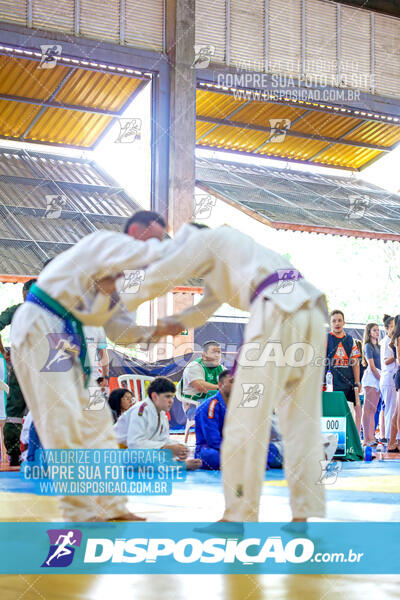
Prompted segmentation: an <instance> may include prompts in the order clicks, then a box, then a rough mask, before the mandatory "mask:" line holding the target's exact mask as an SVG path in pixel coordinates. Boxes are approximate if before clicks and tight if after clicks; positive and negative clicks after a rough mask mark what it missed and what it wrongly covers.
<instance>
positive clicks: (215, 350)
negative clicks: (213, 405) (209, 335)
mask: <svg viewBox="0 0 400 600" xmlns="http://www.w3.org/2000/svg"><path fill="white" fill-rule="evenodd" d="M223 370H224V367H223V366H222V365H221V346H220V344H219V343H218V342H214V341H209V342H206V343H205V344H203V353H202V355H201V358H197V359H196V360H192V361H191V362H190V363H189V364H187V365H186V367H185V368H184V370H183V374H182V379H181V380H180V382H179V383H178V386H177V394H176V397H177V398H178V400H180V401H181V402H182V403H183V409H184V411H185V413H186V415H187V418H188V419H189V420H192V419H193V418H194V414H195V412H196V408H197V405H198V404H201V402H204V400H206V399H207V398H210V397H211V396H214V395H215V394H216V392H217V391H218V376H219V374H220V373H221V372H222V371H223Z"/></svg>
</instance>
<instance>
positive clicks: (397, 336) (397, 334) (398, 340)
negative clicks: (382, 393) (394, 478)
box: [387, 315, 400, 453]
mask: <svg viewBox="0 0 400 600" xmlns="http://www.w3.org/2000/svg"><path fill="white" fill-rule="evenodd" d="M390 347H391V348H392V350H393V352H394V355H395V357H396V369H395V374H394V387H395V388H396V408H395V411H394V414H393V417H392V422H391V425H390V439H389V443H388V447H387V452H397V453H399V449H398V447H397V441H396V440H397V436H398V435H399V431H400V366H399V358H400V315H397V316H396V317H395V319H394V329H393V333H392V339H391V342H390ZM388 433H389V432H388Z"/></svg>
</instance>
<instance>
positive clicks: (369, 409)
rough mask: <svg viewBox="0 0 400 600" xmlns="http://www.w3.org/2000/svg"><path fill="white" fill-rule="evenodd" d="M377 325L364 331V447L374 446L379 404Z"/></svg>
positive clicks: (371, 325)
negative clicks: (376, 414) (376, 415)
mask: <svg viewBox="0 0 400 600" xmlns="http://www.w3.org/2000/svg"><path fill="white" fill-rule="evenodd" d="M378 342H379V325H377V324H376V323H367V325H366V326H365V330H364V339H363V357H362V364H363V365H364V367H367V369H366V370H365V372H364V375H363V378H362V382H361V383H362V387H363V389H364V406H363V412H362V425H363V431H364V440H363V445H364V446H376V445H377V441H376V440H375V413H376V409H377V406H378V402H379V396H380V390H379V384H380V379H381V371H380V369H381V360H380V358H381V357H380V352H379V345H378Z"/></svg>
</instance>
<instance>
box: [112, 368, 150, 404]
mask: <svg viewBox="0 0 400 600" xmlns="http://www.w3.org/2000/svg"><path fill="white" fill-rule="evenodd" d="M153 380H154V377H150V376H149V375H135V374H134V373H130V374H128V375H120V376H119V377H118V385H119V387H121V388H126V389H127V390H130V391H131V392H132V394H133V397H134V404H135V403H136V402H141V401H142V400H144V399H145V398H146V383H150V382H151V381H153Z"/></svg>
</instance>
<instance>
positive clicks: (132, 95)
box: [90, 79, 149, 150]
mask: <svg viewBox="0 0 400 600" xmlns="http://www.w3.org/2000/svg"><path fill="white" fill-rule="evenodd" d="M148 83H149V80H147V79H146V80H145V81H142V82H141V83H140V84H139V85H138V87H137V88H136V90H135V91H134V92H133V94H131V95H130V96H129V98H128V100H127V101H126V102H125V104H124V105H123V107H122V108H121V109H120V111H119V114H118V116H116V117H115V118H113V119H112V120H111V121H110V123H108V125H107V126H106V127H105V128H104V129H103V131H102V132H101V134H100V135H99V137H98V138H97V140H96V141H95V143H94V144H93V146H92V147H91V148H90V149H91V150H94V149H95V148H97V146H98V145H99V144H100V142H101V141H102V140H103V139H104V138H105V136H106V135H107V133H108V132H109V131H110V129H111V128H112V127H114V125H115V123H116V122H117V119H118V118H119V117H120V116H121V115H123V114H124V112H125V111H126V109H127V108H128V106H129V105H130V103H131V102H133V100H134V99H135V98H136V96H137V95H138V94H139V93H140V92H141V91H142V90H143V89H144V88H145V87H146V85H147V84H148Z"/></svg>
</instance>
